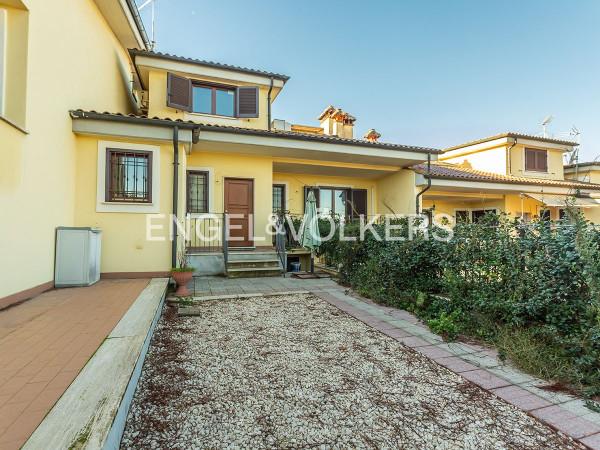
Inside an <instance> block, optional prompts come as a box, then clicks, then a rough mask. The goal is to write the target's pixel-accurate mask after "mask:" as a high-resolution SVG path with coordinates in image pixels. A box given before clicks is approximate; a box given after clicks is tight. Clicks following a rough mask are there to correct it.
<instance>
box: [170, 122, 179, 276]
mask: <svg viewBox="0 0 600 450" xmlns="http://www.w3.org/2000/svg"><path fill="white" fill-rule="evenodd" d="M178 199H179V127H178V126H177V125H175V126H174V127H173V217H172V219H176V218H177V212H178V208H177V206H178V205H177V203H178ZM171 226H173V224H171ZM171 267H177V227H173V232H172V235H171Z"/></svg>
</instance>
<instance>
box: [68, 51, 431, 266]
mask: <svg viewBox="0 0 600 450" xmlns="http://www.w3.org/2000/svg"><path fill="white" fill-rule="evenodd" d="M129 54H130V56H131V59H132V63H133V65H134V67H135V73H136V74H137V76H138V77H139V87H140V90H139V91H137V92H136V94H137V96H138V97H139V98H141V99H143V101H142V103H141V105H140V112H139V113H138V114H137V115H120V114H115V113H103V112H95V111H93V110H92V111H85V110H73V111H71V117H72V119H73V131H74V133H75V134H76V135H77V136H79V139H80V142H81V144H80V146H79V151H78V158H79V159H78V164H77V166H78V183H77V189H76V192H77V199H78V202H77V208H76V222H77V224H78V225H82V226H84V225H85V226H96V227H99V228H101V229H102V230H103V231H104V236H105V239H104V249H105V250H106V251H105V256H104V257H103V269H102V270H103V272H104V273H105V276H123V275H124V274H126V275H131V272H138V273H140V274H144V273H145V274H148V273H150V274H157V273H164V272H166V271H168V270H169V268H170V267H171V266H172V265H174V264H175V262H176V254H177V252H178V251H181V248H182V245H184V243H185V245H186V246H187V248H188V251H189V253H190V254H191V256H192V258H191V262H192V264H193V265H194V266H195V267H196V269H197V271H196V273H198V274H217V273H223V272H225V271H227V272H228V273H229V274H230V275H243V274H244V272H245V271H250V272H252V273H253V274H257V272H261V273H263V274H265V275H267V274H275V273H279V272H280V266H279V262H278V261H277V256H278V255H277V254H276V253H275V249H274V248H273V237H272V235H271V233H270V232H269V231H270V229H271V228H272V224H273V212H274V211H279V210H284V211H288V212H289V213H291V214H292V215H301V214H303V213H304V204H305V198H306V195H307V193H308V191H309V190H313V191H314V192H315V194H316V197H317V203H318V207H319V208H320V210H321V212H324V213H327V212H332V213H334V214H338V215H341V216H348V215H359V214H363V215H367V216H372V215H376V214H380V213H391V212H393V213H396V214H401V213H413V212H414V210H415V201H416V200H415V174H414V172H413V171H412V170H410V169H408V167H410V166H411V165H414V164H415V163H419V162H423V161H426V160H427V158H428V157H429V158H433V159H435V156H436V155H437V153H439V151H438V150H435V149H430V148H422V147H415V146H407V145H399V144H390V143H383V142H379V141H377V140H375V139H355V138H354V136H353V128H354V122H355V120H356V119H355V118H354V117H353V116H351V115H350V114H348V113H346V112H344V111H343V110H341V109H339V108H335V107H333V106H329V107H327V108H326V109H325V110H324V111H323V112H322V113H321V115H320V116H319V118H318V119H319V121H320V126H307V125H292V124H290V123H288V122H286V121H282V120H273V119H272V117H271V105H272V103H273V102H274V101H275V100H276V98H277V97H278V96H279V95H281V92H282V90H283V88H284V86H285V83H286V82H287V81H288V77H287V76H284V75H280V74H277V73H272V72H265V71H262V70H254V69H247V68H240V67H234V66H230V65H224V64H218V63H211V62H206V61H201V60H196V59H190V58H183V57H178V56H173V55H168V54H162V53H156V52H151V51H147V50H137V49H136V50H130V51H129ZM174 145H177V146H178V147H177V148H178V151H177V152H173V148H175V147H174ZM135 152H138V153H139V155H141V156H140V157H139V158H140V163H141V164H142V165H144V167H150V163H149V162H148V161H150V159H149V157H148V156H143V155H149V154H150V152H155V153H154V154H153V155H152V158H151V161H152V165H153V167H152V174H153V175H152V176H151V177H149V178H151V179H152V189H151V187H150V185H148V186H147V190H146V191H144V192H142V193H141V194H140V196H141V200H140V201H139V202H136V203H132V202H130V201H129V202H124V201H122V198H121V200H120V201H118V202H115V201H112V200H111V199H110V198H109V193H110V191H111V190H112V189H113V188H114V187H111V185H110V181H111V179H112V177H111V175H110V174H109V171H110V170H113V169H111V167H108V168H107V164H109V163H108V161H109V160H110V158H112V157H113V156H111V155H117V156H116V157H117V158H119V156H118V155H121V154H128V155H129V156H128V158H132V157H134V156H135ZM159 155H160V156H159ZM428 155H429V156H428ZM154 166H156V167H154ZM174 168H175V169H176V174H175V172H173V170H174ZM144 170H149V169H144ZM172 172H173V173H172ZM144 173H145V172H144ZM157 173H159V174H160V179H159V180H158V179H157V178H158V177H155V176H154V174H157ZM105 174H106V175H105ZM112 181H114V179H112ZM174 192H175V193H176V195H175V197H173V193H174ZM155 198H156V199H160V203H158V201H156V202H155V200H154V199H155ZM170 199H172V200H170ZM155 203H158V204H155ZM165 207H168V209H167V210H165ZM160 213H162V214H163V215H162V216H161V215H156V214H160ZM167 213H172V214H176V215H177V216H178V217H179V219H180V220H182V221H183V220H184V219H185V218H186V217H187V218H189V219H190V221H189V223H190V225H189V226H190V229H183V230H179V233H178V235H177V236H175V235H174V234H171V232H170V231H169V230H170V227H171V220H170V218H169V216H168V214H167ZM224 213H227V214H228V215H229V216H230V217H228V218H227V219H226V218H225V217H224V216H223V214H224ZM149 214H154V215H149ZM235 215H238V216H239V217H235ZM150 221H151V226H152V230H153V233H154V234H153V235H152V240H149V239H148V236H147V226H146V225H147V224H148V223H150ZM226 221H227V225H226ZM226 226H227V232H226V233H225V234H224V230H225V227H226ZM190 234H191V236H190ZM199 234H200V237H199ZM225 236H227V238H226V237H225ZM172 237H173V238H174V239H172ZM161 238H162V239H164V238H167V239H166V240H164V241H163V240H160V239H161ZM206 238H208V239H206ZM154 239H156V241H154ZM224 239H227V242H226V243H225V244H224ZM177 241H179V243H177ZM236 250H237V252H235V251H236ZM264 261H267V262H268V263H267V262H264ZM250 269H253V270H250ZM254 269H256V270H254Z"/></svg>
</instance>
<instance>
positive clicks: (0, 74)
mask: <svg viewBox="0 0 600 450" xmlns="http://www.w3.org/2000/svg"><path fill="white" fill-rule="evenodd" d="M7 22H8V20H7V12H6V9H3V8H0V116H2V115H4V90H5V85H6V81H5V80H6V36H7V34H8V32H7Z"/></svg>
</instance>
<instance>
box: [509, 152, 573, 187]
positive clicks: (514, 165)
mask: <svg viewBox="0 0 600 450" xmlns="http://www.w3.org/2000/svg"><path fill="white" fill-rule="evenodd" d="M527 148H535V149H540V150H547V151H548V172H547V173H545V172H527V171H526V170H525V146H524V145H521V144H517V145H515V146H514V147H513V149H512V150H511V155H510V162H509V166H510V174H511V175H515V176H519V177H523V176H525V177H527V176H528V177H533V178H547V179H550V180H564V170H563V164H564V163H563V152H562V150H557V149H549V148H546V147H543V146H537V145H527Z"/></svg>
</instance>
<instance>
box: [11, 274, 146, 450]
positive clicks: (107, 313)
mask: <svg viewBox="0 0 600 450" xmlns="http://www.w3.org/2000/svg"><path fill="white" fill-rule="evenodd" d="M148 282H149V280H148V279H140V280H102V281H100V282H99V283H97V284H95V285H94V286H90V287H85V288H70V289H57V290H53V291H49V292H46V293H44V294H41V295H39V296H38V297H36V298H34V299H32V300H30V301H27V302H25V303H22V304H20V305H17V306H14V307H12V308H9V309H6V310H4V311H0V361H2V362H3V364H2V366H1V367H0V450H12V449H18V448H19V447H21V446H22V445H23V444H24V443H25V441H26V440H27V438H28V437H29V436H30V435H31V433H33V431H34V430H35V429H36V428H37V426H38V425H39V423H40V422H41V421H42V419H43V418H44V417H45V415H46V414H47V413H48V411H50V409H51V408H52V406H53V405H54V403H56V401H57V400H58V399H59V398H60V396H61V395H62V394H63V392H64V391H65V390H66V389H67V387H68V386H69V385H70V384H71V382H72V381H73V380H74V379H75V377H76V376H77V374H78V373H79V371H80V370H81V369H82V368H83V366H84V365H85V364H86V363H87V361H88V360H89V358H90V357H91V356H92V355H93V354H94V352H95V351H96V349H97V348H98V347H99V346H100V344H101V343H102V341H103V340H104V339H105V338H106V336H108V334H109V333H110V332H111V331H112V329H113V328H114V327H115V325H116V324H117V323H118V321H119V320H120V319H121V317H123V315H124V314H125V312H126V311H127V310H128V309H129V307H130V306H131V304H132V303H133V302H134V301H135V299H136V298H137V297H138V295H139V294H140V292H141V291H142V290H143V289H144V288H145V287H146V285H147V284H148Z"/></svg>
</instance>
